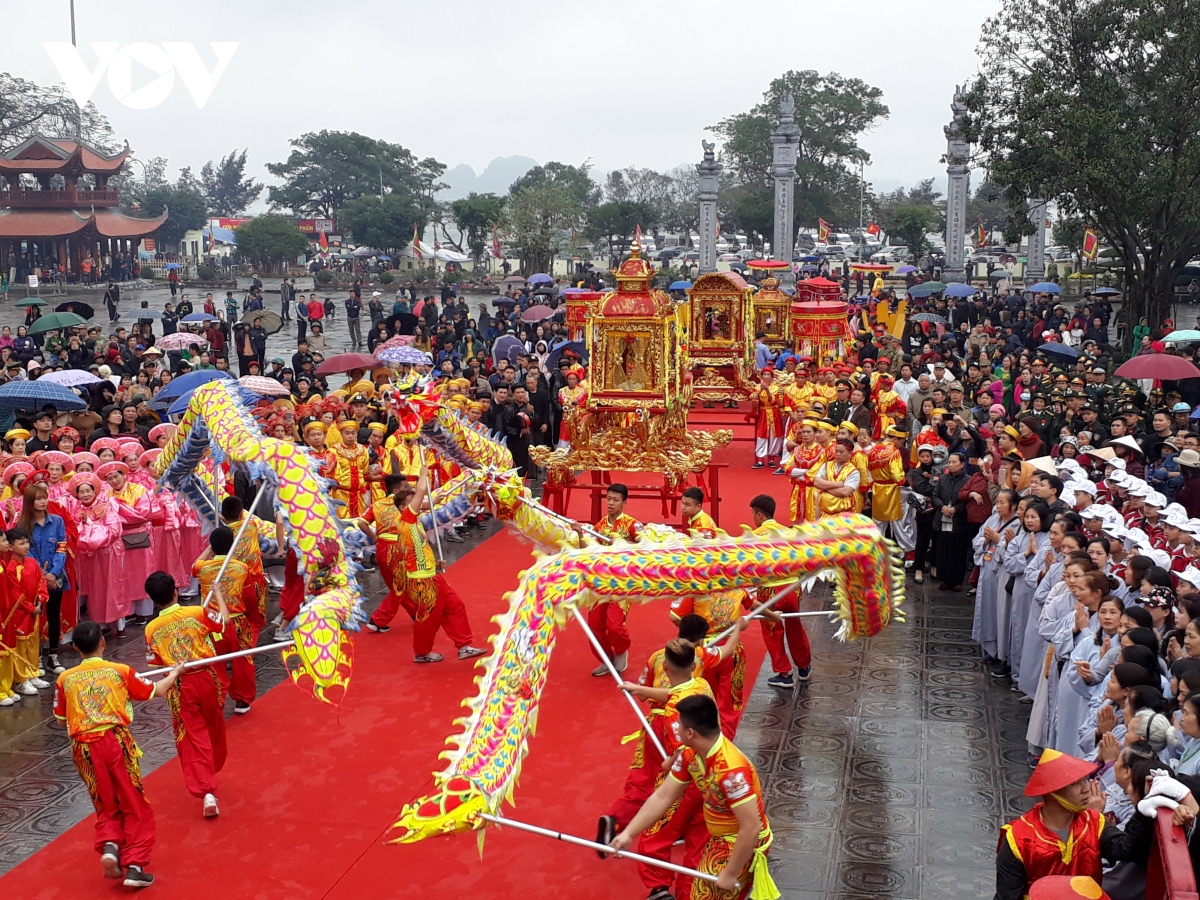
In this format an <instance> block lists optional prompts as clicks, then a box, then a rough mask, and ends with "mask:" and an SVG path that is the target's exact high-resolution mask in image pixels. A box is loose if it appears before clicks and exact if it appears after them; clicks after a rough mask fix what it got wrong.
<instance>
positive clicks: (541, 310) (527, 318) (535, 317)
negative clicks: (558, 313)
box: [521, 303, 554, 322]
mask: <svg viewBox="0 0 1200 900" xmlns="http://www.w3.org/2000/svg"><path fill="white" fill-rule="evenodd" d="M552 315H554V310H552V309H551V308H550V307H548V306H545V305H544V304H541V303H539V304H538V305H537V306H531V307H529V309H527V310H525V312H523V313H521V321H522V322H540V321H542V319H548V318H550V317H551V316H552Z"/></svg>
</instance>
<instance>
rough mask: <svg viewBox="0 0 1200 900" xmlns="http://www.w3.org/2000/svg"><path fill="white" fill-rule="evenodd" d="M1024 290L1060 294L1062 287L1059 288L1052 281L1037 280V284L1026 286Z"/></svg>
mask: <svg viewBox="0 0 1200 900" xmlns="http://www.w3.org/2000/svg"><path fill="white" fill-rule="evenodd" d="M1026 290H1028V291H1032V292H1033V293H1035V294H1061V293H1062V288H1060V287H1059V286H1058V285H1057V284H1055V283H1054V282H1053V281H1039V282H1038V283H1037V284H1035V285H1033V286H1032V287H1029V288H1026Z"/></svg>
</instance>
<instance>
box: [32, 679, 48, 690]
mask: <svg viewBox="0 0 1200 900" xmlns="http://www.w3.org/2000/svg"><path fill="white" fill-rule="evenodd" d="M29 683H30V684H32V685H33V686H34V687H35V688H37V689H38V690H39V691H44V690H45V689H46V688H48V687H50V682H48V681H43V680H42V679H41V678H30V679H29Z"/></svg>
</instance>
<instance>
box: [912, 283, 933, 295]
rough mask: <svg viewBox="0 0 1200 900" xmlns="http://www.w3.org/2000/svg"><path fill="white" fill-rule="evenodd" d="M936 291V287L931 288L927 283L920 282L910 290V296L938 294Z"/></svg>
mask: <svg viewBox="0 0 1200 900" xmlns="http://www.w3.org/2000/svg"><path fill="white" fill-rule="evenodd" d="M936 293H937V289H936V288H931V287H929V286H927V285H923V284H918V285H916V286H914V287H913V288H911V289H910V290H909V292H908V296H910V297H928V296H929V295H930V294H936Z"/></svg>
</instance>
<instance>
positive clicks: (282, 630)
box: [275, 619, 292, 641]
mask: <svg viewBox="0 0 1200 900" xmlns="http://www.w3.org/2000/svg"><path fill="white" fill-rule="evenodd" d="M291 627H292V621H291V619H289V620H288V621H286V622H280V623H279V624H278V625H276V626H275V640H277V641H282V640H285V639H286V638H287V630H288V629H289V628H291Z"/></svg>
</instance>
